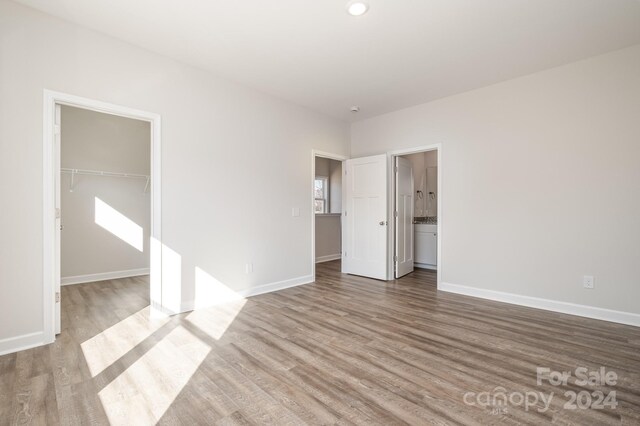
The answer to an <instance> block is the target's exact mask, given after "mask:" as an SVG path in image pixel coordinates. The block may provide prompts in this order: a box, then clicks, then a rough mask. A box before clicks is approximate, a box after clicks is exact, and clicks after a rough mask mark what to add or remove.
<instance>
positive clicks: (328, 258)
mask: <svg viewBox="0 0 640 426" xmlns="http://www.w3.org/2000/svg"><path fill="white" fill-rule="evenodd" d="M339 259H342V253H337V254H329V255H327V256H318V257H316V263H323V262H331V261H332V260H339Z"/></svg>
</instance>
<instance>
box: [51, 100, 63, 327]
mask: <svg viewBox="0 0 640 426" xmlns="http://www.w3.org/2000/svg"><path fill="white" fill-rule="evenodd" d="M54 133H55V135H54V138H53V144H54V145H53V158H54V162H55V163H54V171H55V173H54V176H55V177H54V185H55V190H54V191H55V208H56V212H55V215H56V220H55V226H56V229H55V235H56V237H55V241H54V250H55V259H54V261H55V266H54V269H55V270H54V272H55V275H54V277H55V279H54V287H55V293H56V298H55V308H54V310H55V334H60V233H61V231H62V214H61V212H62V206H61V205H60V204H61V203H60V178H61V174H60V139H61V116H60V105H58V104H56V112H55V123H54Z"/></svg>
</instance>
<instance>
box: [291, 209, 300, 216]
mask: <svg viewBox="0 0 640 426" xmlns="http://www.w3.org/2000/svg"><path fill="white" fill-rule="evenodd" d="M291 216H293V217H298V216H300V207H293V208H292V209H291Z"/></svg>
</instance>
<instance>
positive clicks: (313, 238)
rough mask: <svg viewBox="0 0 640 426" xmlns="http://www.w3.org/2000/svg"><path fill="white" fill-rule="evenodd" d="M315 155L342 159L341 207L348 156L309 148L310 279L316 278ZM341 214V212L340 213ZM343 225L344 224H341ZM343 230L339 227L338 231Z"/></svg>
mask: <svg viewBox="0 0 640 426" xmlns="http://www.w3.org/2000/svg"><path fill="white" fill-rule="evenodd" d="M316 157H321V158H328V159H330V160H337V161H342V173H343V179H342V208H343V209H344V162H345V161H346V160H347V159H348V157H346V156H344V155H340V154H332V153H330V152H324V151H319V150H317V149H312V150H311V190H310V193H311V195H310V196H311V281H315V280H316V214H315V205H316V203H315V201H316V197H315V191H314V189H315V183H316ZM340 216H342V213H340ZM343 226H344V224H343ZM343 231H344V230H343V229H341V231H340V232H343ZM341 243H342V242H341Z"/></svg>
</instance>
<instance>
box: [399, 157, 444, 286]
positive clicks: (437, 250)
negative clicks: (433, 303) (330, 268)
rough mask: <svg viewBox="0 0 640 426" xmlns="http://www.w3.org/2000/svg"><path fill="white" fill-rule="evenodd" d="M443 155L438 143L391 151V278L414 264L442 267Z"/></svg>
mask: <svg viewBox="0 0 640 426" xmlns="http://www.w3.org/2000/svg"><path fill="white" fill-rule="evenodd" d="M440 156H441V148H440V146H439V145H434V146H429V147H422V148H415V149H409V150H404V151H396V152H393V153H390V155H389V157H390V162H391V167H390V170H391V179H390V191H389V193H390V194H391V196H390V202H389V207H390V214H389V217H390V218H391V222H392V223H391V225H392V226H390V227H389V231H390V233H391V234H392V235H391V236H390V238H389V241H390V245H391V247H389V252H390V253H391V254H392V255H391V256H390V259H389V271H390V272H392V274H390V275H392V276H390V277H389V278H390V279H394V278H400V277H402V276H405V275H407V274H410V273H412V272H413V271H414V268H422V269H429V270H432V271H436V272H440V271H441V267H442V265H441V239H442V235H441V219H442V218H441V215H440V214H439V212H440V210H441V207H440V206H441V196H440V195H441V191H440V188H441V179H440V175H441V170H440V168H439V165H440ZM439 279H440V273H438V281H439Z"/></svg>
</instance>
